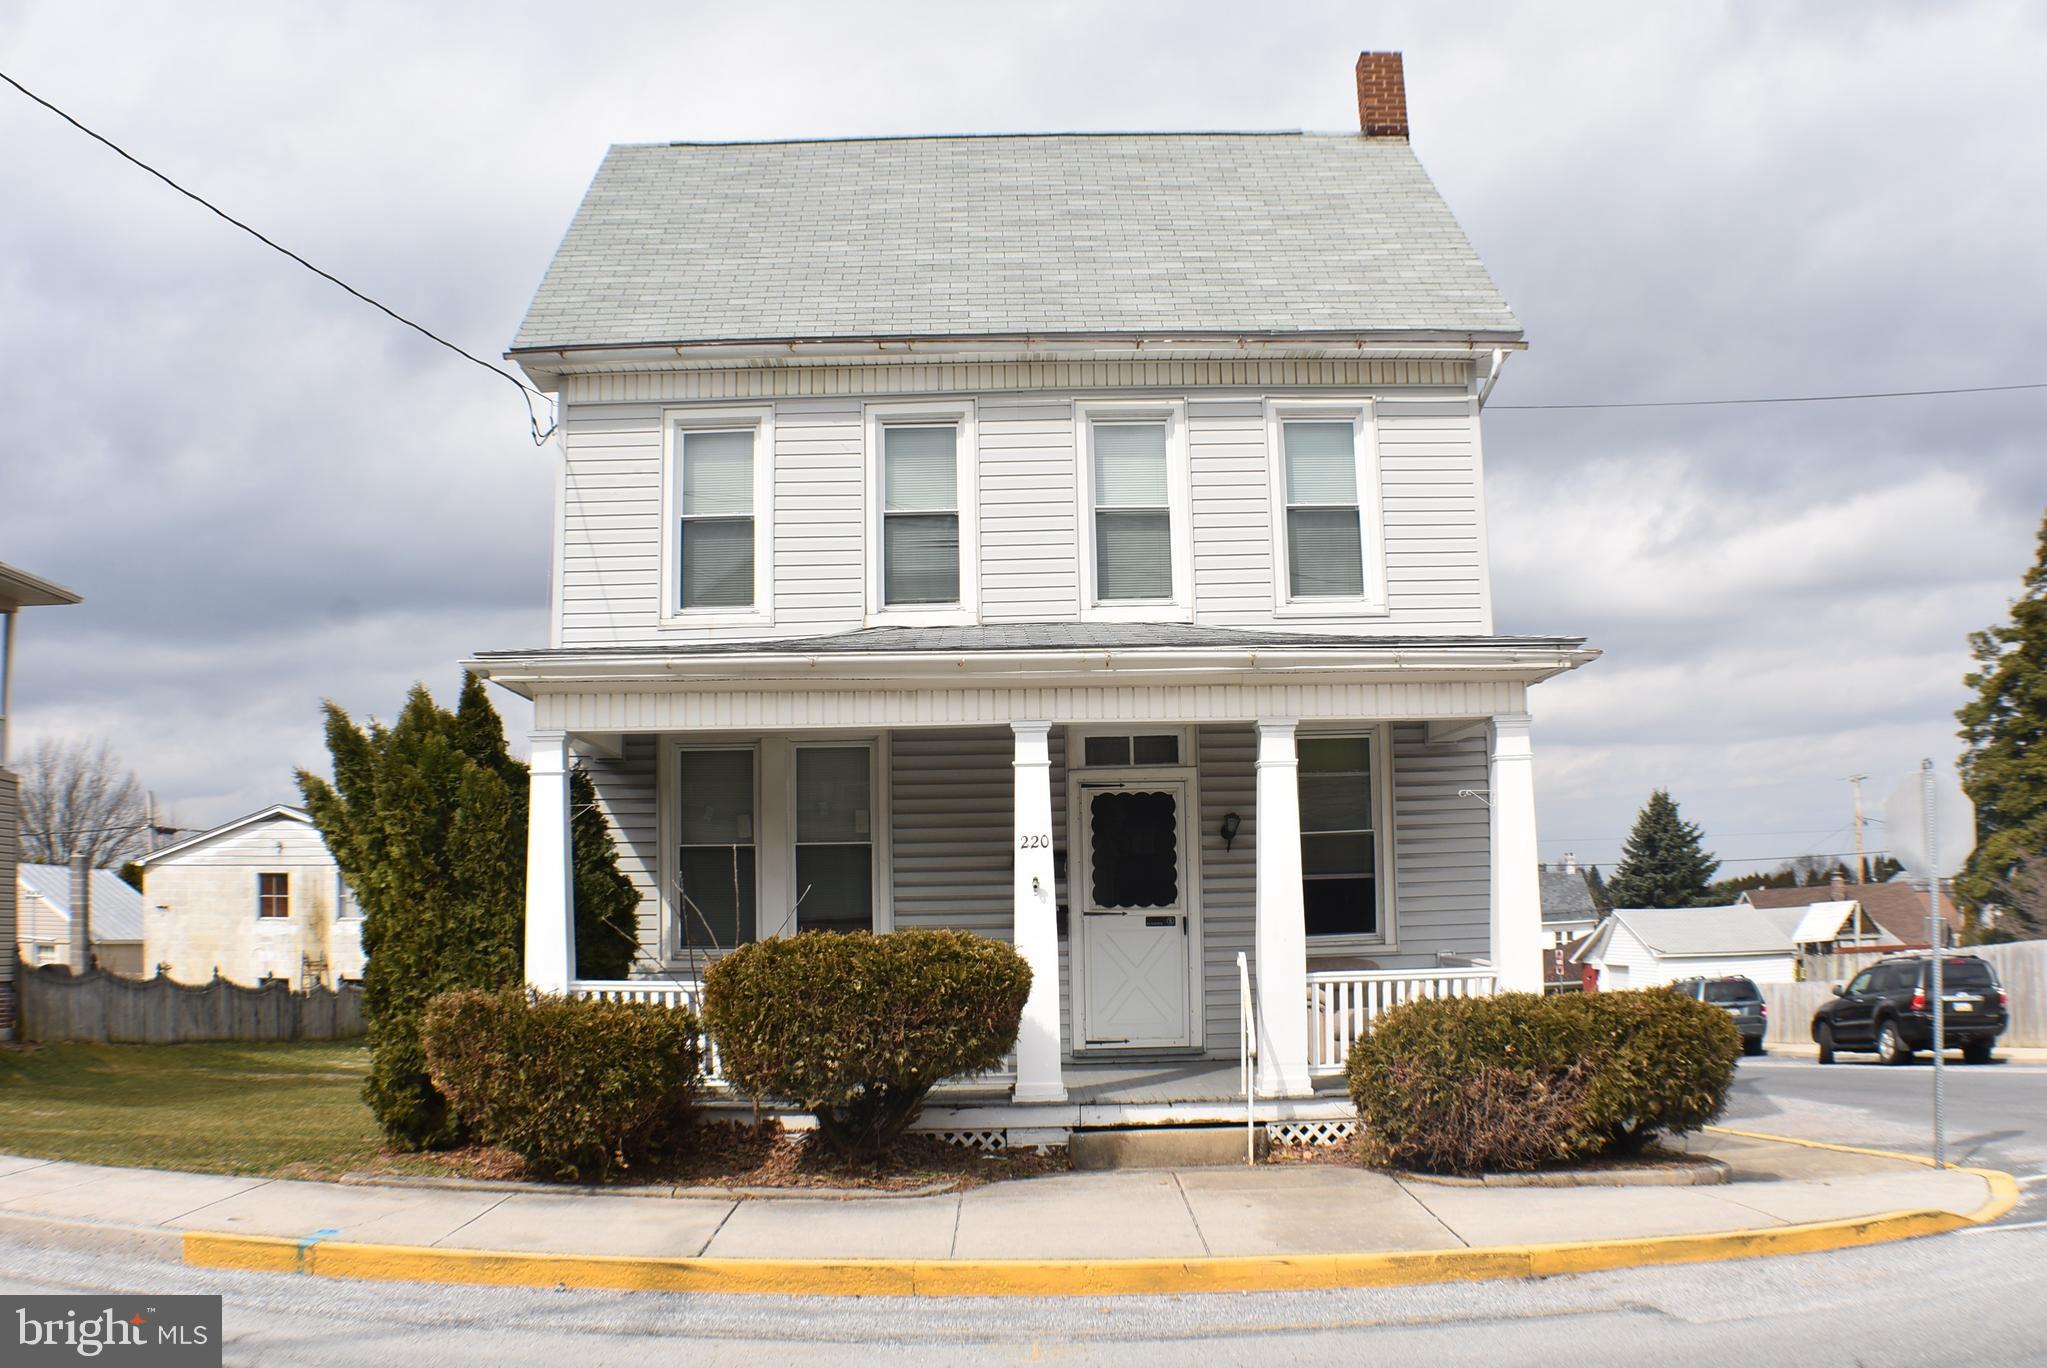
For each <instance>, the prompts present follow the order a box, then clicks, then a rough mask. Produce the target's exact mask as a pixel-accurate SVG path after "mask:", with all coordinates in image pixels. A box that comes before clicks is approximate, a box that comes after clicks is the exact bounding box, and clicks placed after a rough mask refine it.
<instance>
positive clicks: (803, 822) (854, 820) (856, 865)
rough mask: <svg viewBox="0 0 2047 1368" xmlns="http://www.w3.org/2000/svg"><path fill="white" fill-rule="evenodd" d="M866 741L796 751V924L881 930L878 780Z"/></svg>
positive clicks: (808, 927)
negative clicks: (877, 920) (877, 913)
mask: <svg viewBox="0 0 2047 1368" xmlns="http://www.w3.org/2000/svg"><path fill="white" fill-rule="evenodd" d="M871 776H872V753H871V752H870V751H869V750H868V748H867V747H866V746H803V747H799V748H798V749H797V751H796V929H797V930H799V931H871V930H873V929H874V816H873V804H874V784H873V780H872V777H871Z"/></svg>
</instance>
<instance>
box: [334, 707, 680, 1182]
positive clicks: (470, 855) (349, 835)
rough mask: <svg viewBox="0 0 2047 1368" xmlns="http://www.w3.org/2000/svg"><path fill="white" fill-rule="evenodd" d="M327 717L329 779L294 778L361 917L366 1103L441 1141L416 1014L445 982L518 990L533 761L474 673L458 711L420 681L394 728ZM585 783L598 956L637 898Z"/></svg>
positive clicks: (580, 857)
mask: <svg viewBox="0 0 2047 1368" xmlns="http://www.w3.org/2000/svg"><path fill="white" fill-rule="evenodd" d="M326 717H327V727H326V730H327V750H328V754H329V756H330V757H331V760H332V763H333V768H334V780H333V782H332V783H331V784H330V783H328V782H327V781H326V780H324V779H322V778H320V777H319V776H317V775H314V774H310V773H307V772H306V771H304V770H301V771H299V775H298V781H299V791H300V792H301V793H302V794H303V795H304V796H305V801H306V808H307V810H308V811H309V812H310V813H311V814H312V817H313V821H314V824H315V825H316V826H317V827H318V828H319V830H320V834H321V836H322V837H323V838H325V840H326V842H327V848H328V849H329V850H330V851H332V852H333V854H334V859H335V862H336V863H337V864H338V865H339V866H340V867H341V873H342V877H343V878H345V879H346V880H347V881H348V885H349V887H350V888H351V889H352V890H353V891H354V893H355V896H356V900H357V901H358V902H359V903H360V904H361V906H362V909H363V928H362V938H363V950H364V952H365V954H366V956H367V963H366V965H365V967H364V971H363V1018H364V1024H365V1026H366V1027H367V1030H368V1034H369V1044H370V1077H369V1081H368V1082H367V1084H365V1086H364V1089H363V1096H364V1100H366V1101H367V1102H368V1103H369V1105H370V1109H371V1111H373V1112H374V1113H375V1114H376V1117H377V1120H378V1122H379V1124H381V1125H382V1126H383V1128H384V1130H385V1132H386V1133H387V1134H388V1135H389V1136H390V1137H391V1138H392V1139H393V1140H395V1141H397V1142H399V1143H401V1144H406V1145H410V1146H413V1147H416V1148H427V1147H431V1146H437V1145H445V1144H449V1143H452V1142H454V1141H455V1140H456V1139H458V1138H459V1136H458V1127H457V1124H456V1122H455V1120H454V1118H453V1117H452V1116H451V1115H450V1114H449V1112H448V1109H447V1106H446V1104H445V1102H444V1101H443V1099H442V1098H441V1096H440V1094H439V1093H438V1092H436V1091H435V1090H434V1087H433V1084H432V1083H431V1082H430V1081H429V1080H428V1078H427V1075H426V1060H425V1056H424V1054H423V1052H422V1050H421V1048H420V1043H419V1029H418V1021H419V1014H420V1013H421V1012H422V1011H423V1010H424V1009H425V1007H426V1004H427V1003H428V1002H429V1001H430V1000H431V999H432V998H433V997H434V996H435V995H436V994H439V993H443V992H447V991H449V990H451V989H455V988H494V987H499V986H502V985H505V984H511V983H517V982H519V981H520V978H521V976H522V965H521V956H522V952H523V949H524V916H525V901H526V814H527V806H528V789H527V781H526V766H525V765H523V764H521V763H520V762H519V761H518V760H515V759H513V758H512V755H511V753H510V751H508V750H507V749H506V747H505V734H504V727H503V724H502V723H500V722H499V721H498V717H497V713H496V711H495V710H493V709H492V708H491V706H490V699H489V698H488V697H487V696H486V695H485V693H484V688H483V683H482V681H481V680H479V679H476V678H475V677H474V676H471V677H469V678H467V679H465V681H464V682H463V686H462V693H461V698H460V701H459V702H458V703H457V705H456V709H455V711H454V712H452V713H451V712H448V711H447V710H446V709H444V708H441V707H440V706H439V705H437V704H436V703H435V702H434V700H433V698H432V697H431V696H430V695H429V694H428V693H427V691H426V689H425V687H424V686H419V685H416V686H414V688H413V690H412V692H411V693H410V695H408V696H407V698H406V701H405V706H404V708H403V709H401V710H400V712H399V714H398V720H397V721H396V722H395V723H393V724H392V725H390V726H389V727H386V726H384V725H383V724H382V723H379V722H375V721H372V722H371V723H370V724H369V726H368V728H367V729H364V728H360V727H358V726H356V725H355V723H354V722H353V721H352V720H350V718H349V716H348V714H347V713H345V712H343V711H342V710H341V709H340V708H338V707H336V706H335V705H334V704H332V703H329V704H327V705H326ZM578 777H579V778H581V786H580V790H579V792H580V794H581V796H582V799H583V801H581V802H579V803H578V805H577V817H576V820H575V821H574V822H573V824H572V829H573V834H574V836H575V839H576V850H575V867H576V894H577V899H576V900H577V927H576V933H577V934H576V940H577V945H578V949H579V951H580V950H581V949H582V947H583V946H584V945H585V944H586V942H587V943H589V944H590V945H591V946H592V953H593V957H596V954H597V947H598V946H600V945H602V944H604V943H605V942H613V943H616V942H618V941H619V940H620V933H621V932H622V931H623V932H624V933H625V934H626V935H630V934H631V929H632V923H633V917H634V914H635V912H636V910H637V907H638V902H639V899H638V895H637V893H636V892H635V891H634V890H633V888H632V885H631V883H630V882H628V881H627V880H625V878H624V877H623V876H622V875H621V874H620V873H619V872H618V867H617V861H616V857H615V852H614V851H613V850H612V848H611V843H610V836H609V833H608V832H606V831H605V830H604V819H603V816H602V814H601V813H599V812H597V811H596V810H595V802H594V800H595V794H594V791H592V790H591V788H590V783H589V780H588V778H587V777H584V776H580V775H579V776H578ZM593 828H594V829H593ZM628 898H630V901H628ZM625 955H626V958H629V956H630V949H629V948H628V949H627V950H626V952H625ZM622 962H623V961H622V959H621V956H620V955H619V953H618V951H616V950H614V951H613V952H612V955H611V957H610V958H608V959H605V960H604V961H603V962H602V964H601V965H598V966H595V967H594V968H595V969H597V970H601V971H602V972H606V973H610V974H617V973H619V972H622V969H621V964H622Z"/></svg>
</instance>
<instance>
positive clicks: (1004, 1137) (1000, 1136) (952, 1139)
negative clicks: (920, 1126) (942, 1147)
mask: <svg viewBox="0 0 2047 1368" xmlns="http://www.w3.org/2000/svg"><path fill="white" fill-rule="evenodd" d="M925 1134H927V1135H935V1136H937V1137H938V1138H939V1139H940V1140H943V1141H944V1142H945V1143H946V1144H948V1145H958V1146H959V1147H960V1148H961V1149H968V1150H978V1151H980V1152H981V1153H983V1154H995V1153H999V1152H1000V1151H1002V1150H1006V1149H1008V1148H1009V1132H1008V1131H1004V1130H942V1131H926V1132H925Z"/></svg>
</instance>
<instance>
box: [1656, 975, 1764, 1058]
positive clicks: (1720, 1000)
mask: <svg viewBox="0 0 2047 1368" xmlns="http://www.w3.org/2000/svg"><path fill="white" fill-rule="evenodd" d="M1670 986H1671V987H1673V988H1675V989H1677V990H1678V991H1679V992H1680V993H1683V994H1684V995H1685V996H1686V997H1695V998H1697V999H1698V1000H1699V1001H1701V1002H1706V1003H1711V1004H1712V1005H1713V1006H1715V1007H1721V1008H1725V1009H1726V1011H1727V1015H1728V1016H1729V1017H1731V1018H1732V1019H1733V1021H1734V1029H1735V1030H1737V1031H1740V1032H1741V1052H1742V1053H1743V1054H1752V1055H1759V1054H1761V1053H1762V1052H1763V1033H1764V1032H1766V1031H1767V1030H1769V1028H1770V1009H1769V1008H1767V1007H1765V1006H1764V1005H1763V990H1762V989H1760V988H1758V987H1756V983H1755V980H1754V979H1751V978H1744V977H1743V976H1742V975H1740V974H1729V975H1727V976H1726V977H1724V978H1688V979H1679V980H1678V981H1677V982H1676V983H1673V984H1671V985H1670Z"/></svg>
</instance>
